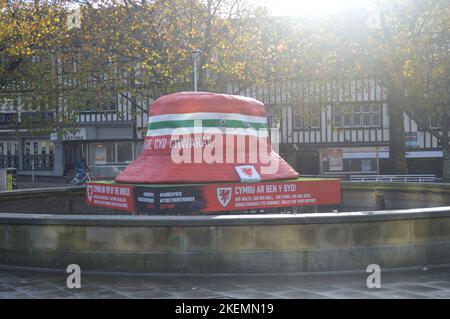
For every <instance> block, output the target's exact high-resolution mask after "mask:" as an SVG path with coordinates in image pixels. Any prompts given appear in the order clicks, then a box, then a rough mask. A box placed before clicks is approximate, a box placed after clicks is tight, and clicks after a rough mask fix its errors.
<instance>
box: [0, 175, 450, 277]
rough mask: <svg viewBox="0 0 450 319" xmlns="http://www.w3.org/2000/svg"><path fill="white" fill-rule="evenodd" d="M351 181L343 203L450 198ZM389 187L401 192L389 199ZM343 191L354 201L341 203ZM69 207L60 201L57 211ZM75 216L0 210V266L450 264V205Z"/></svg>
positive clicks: (262, 268)
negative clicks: (272, 212)
mask: <svg viewBox="0 0 450 319" xmlns="http://www.w3.org/2000/svg"><path fill="white" fill-rule="evenodd" d="M350 184H351V185H350ZM350 184H349V185H348V188H347V187H346V184H344V185H343V196H344V204H345V202H346V201H348V202H357V203H358V205H361V203H362V204H364V205H377V203H378V204H380V203H381V202H382V201H381V199H380V196H381V195H383V194H384V196H385V197H384V205H385V206H386V207H387V208H389V205H390V204H389V203H391V201H392V202H395V203H398V200H397V201H396V200H395V199H396V198H397V199H398V198H400V197H403V198H417V196H418V195H417V194H416V195H411V194H410V193H411V192H412V193H413V194H414V193H415V192H416V193H421V194H422V193H424V192H425V190H424V189H426V190H427V192H428V193H429V194H430V197H431V198H432V199H429V200H428V201H427V202H426V203H427V204H428V205H438V204H441V205H448V204H445V203H447V202H448V200H449V197H450V196H449V191H450V187H448V185H445V184H441V187H438V186H436V185H421V186H420V185H416V186H414V187H413V185H404V184H403V185H400V184H398V185H397V186H396V187H397V191H395V189H394V190H393V189H392V188H391V187H392V186H389V185H380V184H378V185H376V187H375V188H374V189H372V190H371V191H370V188H367V189H365V187H368V185H367V184H364V185H362V184H361V185H359V186H362V187H359V186H358V185H357V184H354V183H350ZM384 186H386V187H384ZM402 187H403V190H401V188H402ZM405 187H406V188H405ZM408 188H409V190H408ZM383 189H384V191H383ZM430 189H431V191H430ZM374 190H375V191H374ZM347 191H348V192H349V193H346V192H347ZM64 192H68V194H70V193H71V192H72V193H75V192H80V190H76V189H73V190H67V191H64ZM64 192H63V193H64ZM81 192H82V190H81ZM351 192H353V193H351ZM391 192H397V195H395V196H393V195H392V198H391V197H389V196H391ZM40 194H41V195H42V194H43V191H41V193H40ZM346 194H347V195H346ZM349 194H352V196H357V197H356V199H355V198H351V199H346V196H348V195H349ZM380 194H381V195H380ZM408 194H409V195H408ZM445 194H447V195H445ZM23 195H24V194H22V196H23ZM28 195H30V194H28ZM41 195H39V196H41ZM72 195H74V194H72ZM2 196H3V194H2V195H1V196H0V205H2V206H0V207H1V208H0V211H3V207H10V208H11V207H12V206H13V205H12V204H11V201H12V197H11V196H10V197H8V198H6V197H2ZM14 196H16V195H14ZM36 196H37V195H36ZM39 196H37V198H40V197H39ZM58 196H62V195H61V192H59V195H58ZM79 196H81V195H79ZM420 196H422V195H420ZM424 196H425V195H424ZM50 197H51V196H50V195H49V194H47V196H46V200H47V204H48V203H54V201H52V200H51V199H50ZM23 198H25V199H28V198H30V196H25V197H23ZM65 198H66V197H65V196H62V197H60V199H59V200H65ZM41 201H43V199H42V197H41ZM4 202H8V203H9V204H8V205H9V206H7V205H5V206H4V205H3V203H4ZM416 203H421V202H420V201H417V202H416ZM65 205H66V204H60V205H59V207H60V209H63V207H65ZM69 207H70V205H69ZM73 207H75V206H73V205H72V208H73ZM56 208H58V207H56ZM372 208H373V206H372ZM52 209H55V208H54V207H52ZM73 212H74V211H73V210H72V213H71V214H70V212H67V213H69V214H30V213H29V214H20V213H11V212H10V213H1V214H0V264H1V265H14V266H27V267H44V268H58V269H65V267H66V266H67V265H69V264H72V263H76V264H79V265H80V266H81V268H82V269H84V270H100V271H126V272H174V273H179V272H211V273H217V272H230V273H233V272H277V273H279V272H307V271H308V272H309V271H313V272H314V271H331V270H365V268H366V267H367V265H368V264H371V263H376V264H379V265H380V266H381V267H384V268H394V267H408V266H424V265H442V264H449V263H450V205H449V206H446V207H434V208H418V209H403V210H385V211H377V212H374V211H365V212H347V213H342V212H339V213H326V214H295V215H293V214H276V215H221V216H125V215H79V214H73ZM103 213H104V212H103Z"/></svg>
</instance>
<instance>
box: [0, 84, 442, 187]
mask: <svg viewBox="0 0 450 319" xmlns="http://www.w3.org/2000/svg"><path fill="white" fill-rule="evenodd" d="M235 91H236V90H235V88H233V87H232V86H230V88H229V92H228V93H231V92H235ZM386 92H387V91H386V89H385V88H383V86H382V85H381V84H380V82H379V81H377V80H374V79H366V80H345V81H344V80H342V81H338V80H336V81H327V82H314V81H313V82H311V81H290V82H286V81H275V82H274V83H272V84H271V85H268V86H265V87H250V88H247V89H246V90H244V91H242V92H239V94H240V95H245V96H249V97H253V98H256V99H258V100H260V101H262V102H264V103H265V105H266V109H267V113H268V119H269V125H270V126H272V127H278V128H279V131H280V153H281V155H282V156H284V157H285V158H286V159H287V160H288V161H289V162H290V163H291V164H292V165H293V166H294V167H295V168H296V169H297V170H298V171H299V172H300V173H301V174H303V175H319V174H323V175H350V174H389V173H391V171H390V168H389V141H390V139H389V134H390V130H389V110H388V108H389V105H388V101H387V94H386ZM140 103H141V107H142V108H143V109H147V108H148V106H149V105H150V104H151V100H150V101H140ZM20 116H21V114H17V112H16V113H14V112H11V111H10V110H9V109H8V106H7V104H6V105H3V108H2V109H1V111H0V168H4V167H16V168H17V169H18V172H19V174H23V175H27V174H32V173H33V172H34V173H35V174H37V175H48V176H63V175H64V174H67V173H68V172H70V170H71V169H72V168H73V165H74V162H75V160H76V159H84V160H85V162H86V163H87V165H88V167H89V168H90V169H91V170H92V171H93V174H94V176H96V177H98V178H109V177H114V176H116V175H117V174H118V173H119V172H120V171H121V170H122V169H124V167H126V166H127V165H128V164H129V163H130V162H131V161H133V160H134V159H136V158H137V156H138V155H139V153H140V151H141V149H142V145H143V141H144V137H145V134H146V129H147V120H148V116H147V114H145V113H143V112H141V113H140V114H139V115H138V114H135V113H134V112H132V105H131V103H130V101H129V100H128V99H126V98H124V96H123V95H118V96H117V100H116V101H115V102H114V103H112V106H110V107H108V108H107V109H105V110H101V111H100V110H95V111H82V112H80V113H79V115H78V119H77V125H78V126H77V130H76V131H75V132H74V133H70V134H69V133H67V134H64V135H63V136H62V137H60V138H58V137H57V136H55V135H54V134H50V136H34V135H30V134H29V133H28V131H27V130H26V129H24V128H23V127H22V126H21V123H20ZM22 116H23V114H22ZM37 116H39V117H42V118H44V119H45V117H51V116H52V115H51V114H48V113H39V114H37ZM433 125H434V126H433ZM438 125H439V124H438V123H435V124H434V123H433V119H430V126H431V127H433V128H436V129H438V128H439V127H438ZM404 126H405V140H406V151H407V152H406V158H407V163H408V173H410V174H414V173H420V174H425V173H429V174H436V176H441V173H442V156H443V154H442V149H441V147H440V145H439V142H438V140H437V139H436V137H434V136H433V135H432V134H430V133H429V132H427V131H424V130H421V129H420V128H419V127H418V125H417V123H416V122H415V121H414V120H412V119H411V118H410V117H409V116H408V115H407V114H404Z"/></svg>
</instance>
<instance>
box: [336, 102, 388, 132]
mask: <svg viewBox="0 0 450 319" xmlns="http://www.w3.org/2000/svg"><path fill="white" fill-rule="evenodd" d="M333 125H334V127H336V128H339V127H344V128H357V127H380V126H381V105H379V104H363V105H360V104H358V105H353V106H350V105H337V106H335V107H334V114H333Z"/></svg>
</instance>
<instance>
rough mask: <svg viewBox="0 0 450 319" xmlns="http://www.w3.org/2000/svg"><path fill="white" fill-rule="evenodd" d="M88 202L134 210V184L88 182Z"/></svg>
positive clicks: (93, 204) (95, 204)
mask: <svg viewBox="0 0 450 319" xmlns="http://www.w3.org/2000/svg"><path fill="white" fill-rule="evenodd" d="M86 203H87V204H88V205H91V206H100V207H107V208H114V209H120V210H126V211H133V210H134V196H133V186H132V185H123V184H112V183H108V184H107V183H88V185H87V186H86Z"/></svg>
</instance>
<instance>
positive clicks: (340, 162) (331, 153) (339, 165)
mask: <svg viewBox="0 0 450 319" xmlns="http://www.w3.org/2000/svg"><path fill="white" fill-rule="evenodd" d="M328 158H329V165H330V166H329V170H330V171H334V172H336V171H343V170H344V159H343V156H342V149H340V148H330V149H328Z"/></svg>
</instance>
